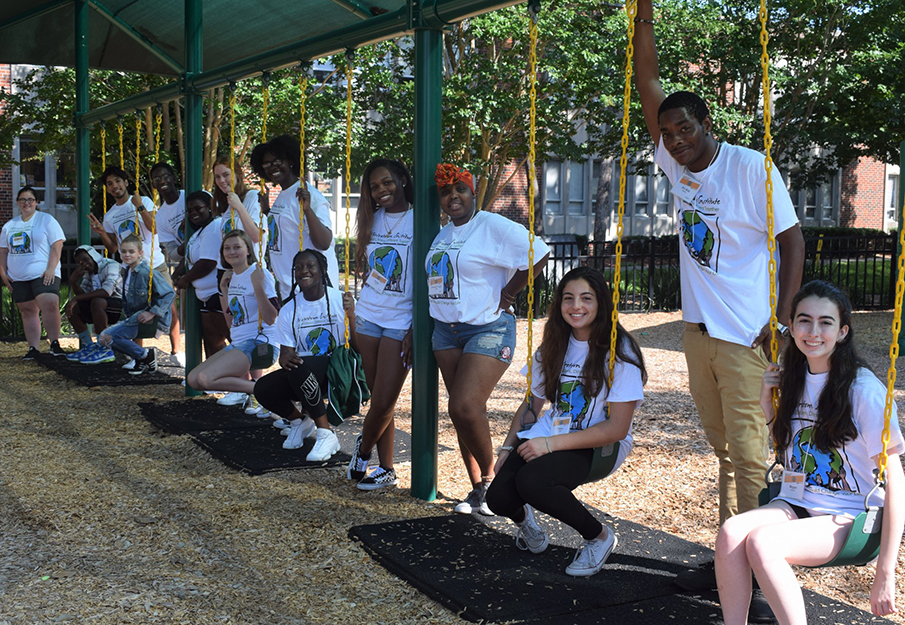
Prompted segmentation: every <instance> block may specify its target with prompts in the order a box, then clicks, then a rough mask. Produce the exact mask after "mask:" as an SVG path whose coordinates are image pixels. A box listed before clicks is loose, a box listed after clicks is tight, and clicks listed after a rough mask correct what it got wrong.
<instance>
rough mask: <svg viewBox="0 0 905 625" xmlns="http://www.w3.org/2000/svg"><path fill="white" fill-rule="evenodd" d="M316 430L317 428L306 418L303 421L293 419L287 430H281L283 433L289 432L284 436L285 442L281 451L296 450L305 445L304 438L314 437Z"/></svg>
mask: <svg viewBox="0 0 905 625" xmlns="http://www.w3.org/2000/svg"><path fill="white" fill-rule="evenodd" d="M316 430H317V426H316V425H314V421H312V420H311V419H308V418H307V417H306V418H305V419H295V420H294V421H292V422H291V424H290V426H289V428H287V429H284V430H283V431H284V432H286V431H288V432H289V433H288V434H287V435H286V440H284V441H283V449H298V448H299V447H301V446H302V445H304V444H305V439H306V438H310V437H311V436H313V435H314V432H315V431H316Z"/></svg>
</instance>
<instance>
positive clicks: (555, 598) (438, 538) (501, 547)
mask: <svg viewBox="0 0 905 625" xmlns="http://www.w3.org/2000/svg"><path fill="white" fill-rule="evenodd" d="M592 512H593V513H594V514H595V516H597V517H598V518H599V519H600V520H601V521H602V522H604V523H606V524H607V525H608V526H609V527H611V528H614V529H615V530H616V534H617V536H618V538H619V544H618V546H617V547H616V549H615V551H614V553H613V554H612V555H611V556H610V558H609V560H608V561H607V564H606V565H605V566H604V568H603V570H601V571H600V572H599V573H598V574H596V575H593V576H591V577H586V578H576V577H571V576H569V575H566V573H565V568H566V566H568V564H569V563H570V562H571V560H572V557H573V555H574V547H575V546H577V545H578V543H579V542H580V537H579V536H578V535H577V533H576V532H574V530H572V529H571V528H568V527H564V526H562V525H561V524H559V523H558V522H557V521H554V520H552V519H550V518H549V517H546V515H541V514H538V522H539V523H540V525H541V526H542V527H543V528H544V529H545V530H547V531H548V533H549V534H550V546H549V547H548V548H547V550H546V551H545V552H543V553H541V554H532V553H530V552H527V551H520V550H518V549H517V548H516V546H515V544H514V536H515V526H514V524H512V523H510V522H509V521H508V520H506V519H499V518H496V517H481V516H479V515H452V516H440V517H429V518H423V519H412V520H407V521H396V522H392V523H383V524H379V525H363V526H358V527H353V528H352V529H351V530H349V536H350V537H352V538H354V539H357V540H359V541H361V543H362V544H363V545H364V547H365V549H366V550H367V551H368V552H369V553H370V554H371V555H372V556H373V557H374V558H375V559H376V560H377V561H378V562H379V563H380V564H381V565H383V566H384V567H385V568H387V569H388V570H389V571H391V572H392V573H393V574H395V575H397V576H398V577H400V578H402V579H404V580H405V581H407V582H408V583H409V584H411V585H412V586H414V587H415V588H417V589H419V590H420V591H422V592H423V593H424V594H426V595H427V596H429V597H431V598H432V599H434V600H435V601H437V602H439V603H441V604H443V605H444V606H446V607H447V608H449V609H450V610H452V611H453V612H455V613H456V614H458V615H459V616H461V617H462V618H464V619H467V620H469V621H472V622H481V621H483V622H507V621H512V622H522V623H538V624H539V623H557V624H559V623H575V624H582V625H583V624H588V625H590V624H591V623H631V624H632V625H635V624H647V623H649V624H651V625H654V624H657V625H661V624H663V623H670V624H672V623H688V624H692V623H694V624H695V625H698V624H701V623H703V624H711V623H712V624H714V625H716V624H717V623H722V615H721V613H720V609H719V605H718V604H717V603H716V599H717V597H716V593H707V594H704V595H701V594H700V593H698V594H694V593H683V591H681V590H680V589H679V588H678V587H676V586H675V585H674V584H673V581H672V580H673V578H674V577H675V575H676V574H677V573H679V572H680V571H683V570H685V569H687V568H689V567H690V566H694V565H695V564H697V563H700V562H704V561H707V560H710V559H712V557H713V555H712V552H711V551H710V550H709V549H707V548H706V547H703V546H701V545H697V544H695V543H692V542H689V541H686V540H683V539H681V538H677V537H675V536H672V535H670V534H667V533H665V532H660V531H657V530H653V529H650V528H647V527H644V526H643V525H638V524H637V523H632V522H630V521H624V520H621V519H617V518H614V517H611V516H608V515H605V514H603V513H601V512H600V511H597V510H592ZM805 599H806V601H807V602H808V618H809V621H811V620H813V622H815V623H817V622H821V623H822V622H826V623H846V624H848V623H888V622H890V621H886V620H883V619H876V617H872V615H870V614H868V613H866V612H862V611H860V610H857V609H855V608H853V607H851V606H847V605H844V604H840V603H837V602H833V601H831V600H829V599H827V598H825V597H822V596H820V595H816V594H814V593H810V592H808V593H806V595H805ZM872 619H873V620H872Z"/></svg>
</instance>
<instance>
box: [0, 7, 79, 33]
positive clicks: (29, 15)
mask: <svg viewBox="0 0 905 625" xmlns="http://www.w3.org/2000/svg"><path fill="white" fill-rule="evenodd" d="M67 4H72V0H50V2H45V3H44V4H42V5H41V6H37V7H35V8H33V9H31V10H30V11H26V12H25V13H20V14H19V15H15V16H13V17H11V18H9V19H6V20H3V21H2V22H0V32H2V31H4V30H6V29H7V28H12V27H14V26H18V25H19V24H21V23H23V22H27V21H28V20H30V19H33V18H35V17H41V16H42V15H44V14H46V13H52V12H53V11H56V10H57V9H59V8H60V7H64V6H66V5H67ZM76 10H78V9H76ZM7 36H9V35H7Z"/></svg>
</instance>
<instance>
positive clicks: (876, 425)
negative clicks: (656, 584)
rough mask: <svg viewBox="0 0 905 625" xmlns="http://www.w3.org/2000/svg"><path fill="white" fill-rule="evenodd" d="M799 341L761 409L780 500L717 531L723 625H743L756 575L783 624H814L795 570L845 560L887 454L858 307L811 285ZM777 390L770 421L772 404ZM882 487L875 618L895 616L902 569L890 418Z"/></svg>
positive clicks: (771, 380) (881, 395)
mask: <svg viewBox="0 0 905 625" xmlns="http://www.w3.org/2000/svg"><path fill="white" fill-rule="evenodd" d="M789 330H790V333H791V338H792V340H791V341H790V342H789V344H788V345H787V346H786V348H785V352H784V355H783V360H782V368H780V367H778V366H776V365H770V367H769V368H768V369H767V371H766V372H765V373H764V381H763V390H762V392H761V407H762V408H763V411H764V416H765V417H766V419H767V425H768V426H769V427H770V430H771V433H772V437H773V441H774V444H775V445H776V448H777V449H778V450H779V454H780V457H781V458H782V463H783V466H784V468H785V472H786V473H785V474H784V476H788V475H789V474H790V473H792V474H793V475H794V474H798V476H800V477H801V480H785V479H784V480H783V484H784V485H783V490H782V491H781V492H780V494H779V496H777V497H776V498H775V499H774V500H773V501H771V502H770V503H769V504H767V505H766V506H763V507H761V508H758V509H756V510H751V511H749V512H746V513H744V514H740V515H738V516H735V517H733V518H731V519H729V520H728V521H726V523H725V524H724V525H723V527H722V528H721V529H720V533H719V536H718V537H717V543H716V575H717V583H718V587H719V593H720V603H721V604H722V608H723V619H724V621H725V622H726V625H742V624H744V623H745V622H746V621H747V613H748V603H749V600H750V598H751V587H752V582H751V572H752V571H754V574H755V576H756V577H757V581H758V584H759V585H760V588H761V590H762V591H763V593H764V596H765V597H766V599H767V602H768V603H769V604H770V607H771V608H772V609H773V612H774V614H775V615H776V618H777V620H778V621H779V622H780V623H781V624H783V625H787V624H790V625H806V624H807V615H806V613H805V605H804V598H803V596H802V594H801V588H800V587H799V585H798V583H797V580H796V579H795V572H794V571H793V570H792V565H800V566H820V565H822V564H826V563H827V562H829V561H831V560H832V559H833V558H834V557H836V555H837V554H838V553H839V552H840V550H841V549H842V546H843V545H844V543H845V540H846V538H847V536H848V534H849V530H850V528H851V525H852V521H853V519H854V517H855V516H856V515H858V514H859V513H861V512H863V511H864V504H865V502H864V498H865V495H867V494H868V492H869V491H870V490H871V489H872V488H873V487H874V470H875V468H876V467H877V466H878V459H879V456H880V454H881V452H882V450H883V441H882V432H883V425H884V407H885V397H886V388H885V386H884V385H883V384H882V383H881V382H880V381H879V380H878V379H877V377H876V376H875V375H874V374H873V373H872V372H871V371H870V369H868V368H867V365H866V364H865V363H864V361H862V360H861V358H860V357H859V356H858V354H857V352H856V351H855V346H854V336H853V330H852V306H851V303H850V302H849V300H848V298H847V297H846V296H845V294H844V293H843V292H842V291H841V290H839V289H838V288H837V287H835V286H833V285H831V284H829V283H827V282H822V281H819V280H815V281H813V282H809V283H808V284H806V285H805V286H804V287H802V288H801V290H800V291H799V292H798V293H797V294H796V295H795V297H794V299H793V300H792V325H791V326H790V327H789ZM774 388H778V389H779V410H778V411H777V412H776V414H774V410H773V402H772V393H773V389H774ZM892 414H893V418H892V421H891V424H890V439H889V446H888V447H887V452H888V454H889V458H888V460H889V462H888V465H887V475H886V485H885V489H884V488H879V489H878V490H877V491H875V492H874V493H873V494H871V497H870V501H869V504H870V505H872V506H880V505H882V506H883V528H882V530H881V538H880V555H879V558H878V560H877V572H876V574H875V577H874V583H873V586H872V587H871V593H870V604H871V610H872V611H873V613H874V614H876V615H879V616H882V615H884V614H890V613H892V612H895V611H896V605H895V567H896V559H897V557H898V552H899V543H900V542H901V539H902V529H903V525H905V487H903V483H905V478H903V473H902V463H901V461H900V460H899V454H901V453H902V451H903V442H902V434H901V431H900V429H899V423H898V417H897V416H896V407H895V404H893V407H892Z"/></svg>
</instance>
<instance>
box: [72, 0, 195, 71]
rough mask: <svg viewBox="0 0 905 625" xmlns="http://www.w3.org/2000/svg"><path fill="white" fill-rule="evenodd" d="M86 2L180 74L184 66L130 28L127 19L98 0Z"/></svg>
mask: <svg viewBox="0 0 905 625" xmlns="http://www.w3.org/2000/svg"><path fill="white" fill-rule="evenodd" d="M88 4H89V5H91V8H92V9H94V10H95V11H97V12H98V13H100V14H101V15H102V16H103V17H105V18H107V20H108V21H109V22H110V23H111V24H113V25H114V26H116V27H117V28H119V29H120V30H121V31H123V32H124V33H125V34H126V35H128V36H129V37H131V38H132V40H133V41H135V43H137V44H138V45H140V46H141V47H142V48H144V49H145V50H147V51H148V52H150V53H151V54H152V55H153V56H154V57H156V58H157V59H159V60H160V61H162V62H163V63H164V64H165V65H166V66H167V67H169V68H170V69H172V70H173V71H174V72H177V73H180V74H181V73H182V72H183V69H184V68H183V67H182V65H180V64H179V63H177V62H176V61H174V60H173V58H172V57H171V56H170V55H169V54H167V53H166V52H164V51H163V50H161V49H160V48H159V47H158V46H157V44H155V43H154V42H153V41H151V40H150V39H148V38H147V37H146V36H144V35H143V34H141V33H140V32H138V31H137V30H135V29H134V28H132V26H131V25H130V24H129V23H128V22H127V21H125V20H124V19H123V18H121V17H119V16H118V15H117V14H116V13H114V12H113V11H111V10H110V9H109V8H108V7H107V6H106V5H104V4H102V3H101V2H98V1H97V0H88Z"/></svg>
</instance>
